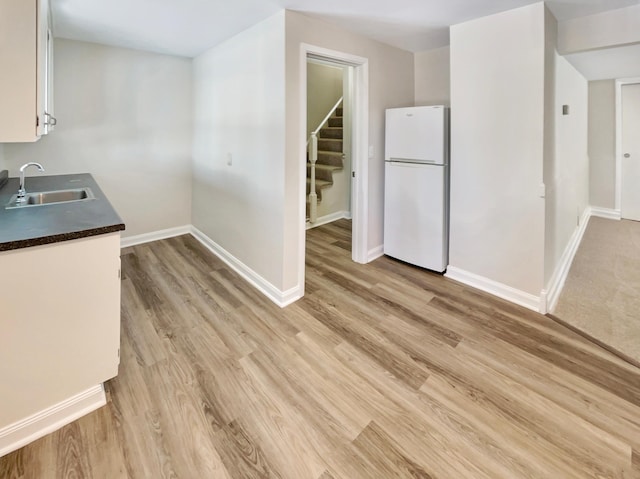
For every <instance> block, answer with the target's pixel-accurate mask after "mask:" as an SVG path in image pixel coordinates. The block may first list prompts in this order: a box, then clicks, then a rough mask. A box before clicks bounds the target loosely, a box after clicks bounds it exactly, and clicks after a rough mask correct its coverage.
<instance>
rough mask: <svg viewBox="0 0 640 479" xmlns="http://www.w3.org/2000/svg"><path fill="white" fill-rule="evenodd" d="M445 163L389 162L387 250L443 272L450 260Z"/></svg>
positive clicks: (387, 175)
mask: <svg viewBox="0 0 640 479" xmlns="http://www.w3.org/2000/svg"><path fill="white" fill-rule="evenodd" d="M446 178H447V170H446V167H445V166H434V165H424V164H414V163H399V162H385V200H384V253H385V254H386V255H389V256H392V257H394V258H397V259H399V260H402V261H406V262H407V263H411V264H414V265H417V266H421V267H423V268H428V269H431V270H434V271H438V272H442V271H444V270H445V269H446V268H447V263H448V259H449V258H448V227H447V214H446V211H447V210H446V209H447V207H448V204H447V202H446V200H445V198H446V187H445V185H446Z"/></svg>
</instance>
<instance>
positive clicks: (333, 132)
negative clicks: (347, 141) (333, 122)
mask: <svg viewBox="0 0 640 479" xmlns="http://www.w3.org/2000/svg"><path fill="white" fill-rule="evenodd" d="M342 133H343V129H342V128H340V127H333V128H331V127H329V128H322V129H321V130H320V138H336V139H339V140H342Z"/></svg>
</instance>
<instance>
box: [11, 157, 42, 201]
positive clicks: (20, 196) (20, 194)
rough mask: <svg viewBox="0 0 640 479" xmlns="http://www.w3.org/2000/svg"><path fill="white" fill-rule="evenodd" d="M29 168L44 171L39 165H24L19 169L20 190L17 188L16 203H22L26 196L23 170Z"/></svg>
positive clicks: (33, 163)
mask: <svg viewBox="0 0 640 479" xmlns="http://www.w3.org/2000/svg"><path fill="white" fill-rule="evenodd" d="M30 166H35V167H36V168H38V171H44V168H43V167H42V165H41V164H40V163H35V162H31V163H25V164H24V165H22V166H21V167H20V188H18V197H17V198H16V203H24V202H25V196H26V194H27V190H25V189H24V170H26V169H27V168H29V167H30Z"/></svg>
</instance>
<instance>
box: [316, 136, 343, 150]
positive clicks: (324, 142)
mask: <svg viewBox="0 0 640 479" xmlns="http://www.w3.org/2000/svg"><path fill="white" fill-rule="evenodd" d="M318 151H334V152H340V153H342V140H341V139H337V138H318Z"/></svg>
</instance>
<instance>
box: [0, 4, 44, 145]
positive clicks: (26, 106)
mask: <svg viewBox="0 0 640 479" xmlns="http://www.w3.org/2000/svg"><path fill="white" fill-rule="evenodd" d="M37 8H38V2H37V1H36V0H3V1H2V2H1V3H0V45H2V46H3V48H1V49H0V71H2V74H0V143H3V142H25V141H35V140H37V136H36V122H37V113H36V112H37V104H36V102H37V96H36V91H37V89H38V85H37V82H36V78H37V68H36V52H37V48H38V44H37V22H36V18H37ZM5 46H6V47H5Z"/></svg>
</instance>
